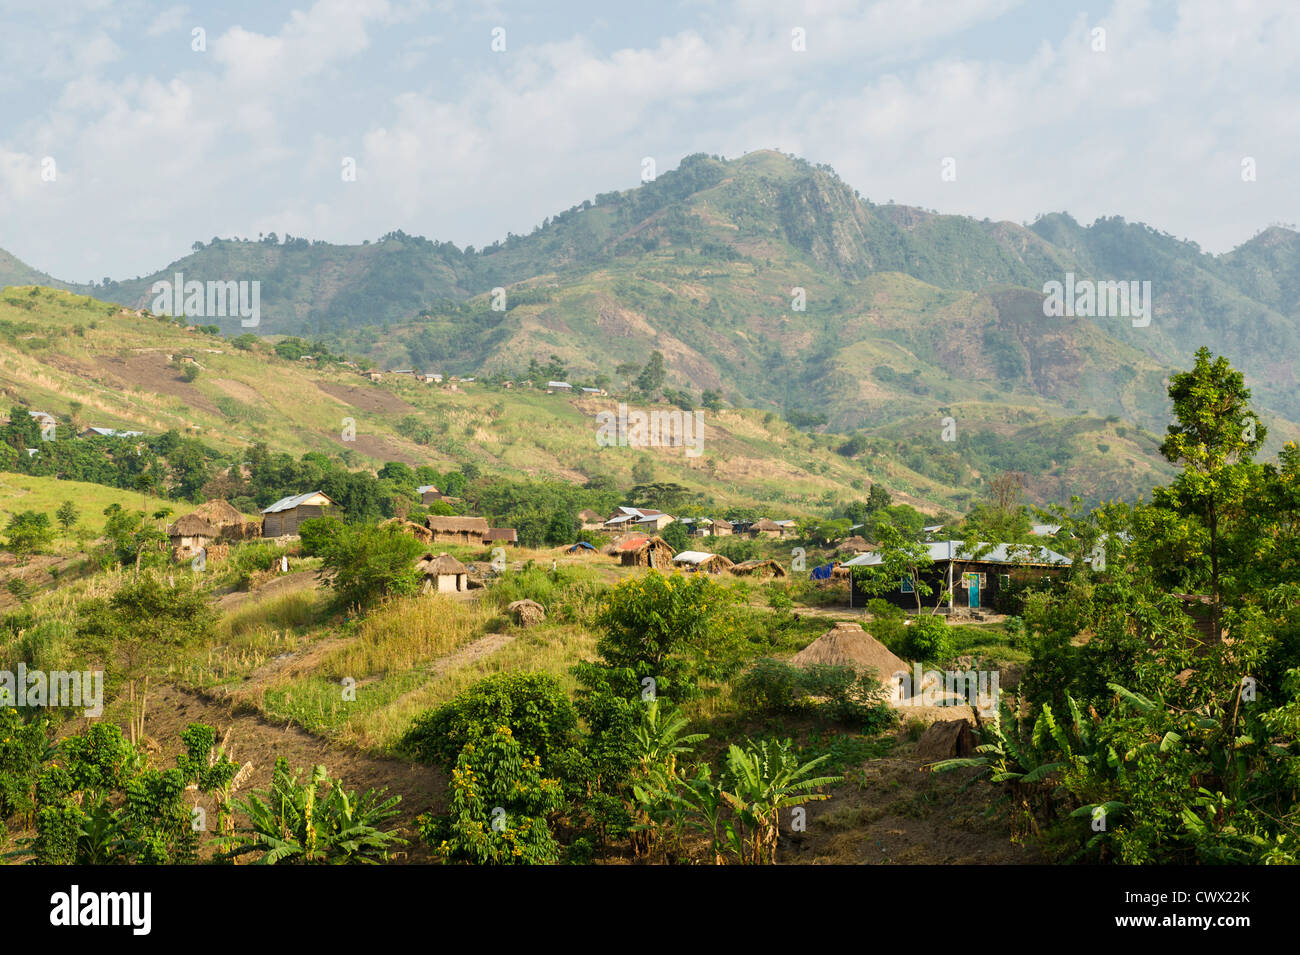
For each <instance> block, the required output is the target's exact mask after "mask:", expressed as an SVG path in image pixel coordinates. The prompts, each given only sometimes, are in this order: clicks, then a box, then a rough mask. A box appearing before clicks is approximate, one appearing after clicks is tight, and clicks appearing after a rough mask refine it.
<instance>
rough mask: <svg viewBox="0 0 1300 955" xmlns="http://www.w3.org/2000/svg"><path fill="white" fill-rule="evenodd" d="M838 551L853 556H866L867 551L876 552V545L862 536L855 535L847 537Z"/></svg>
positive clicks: (840, 544) (841, 542)
mask: <svg viewBox="0 0 1300 955" xmlns="http://www.w3.org/2000/svg"><path fill="white" fill-rule="evenodd" d="M836 549H837V550H840V551H843V552H847V553H851V554H865V553H867V551H872V550H875V549H876V545H875V544H873V543H871V541H869V540H867V539H866V538H865V537H863V536H862V535H861V534H854V535H853V536H852V537H846V538H845V539H844V540H842V541H840V543H839V546H838V548H836Z"/></svg>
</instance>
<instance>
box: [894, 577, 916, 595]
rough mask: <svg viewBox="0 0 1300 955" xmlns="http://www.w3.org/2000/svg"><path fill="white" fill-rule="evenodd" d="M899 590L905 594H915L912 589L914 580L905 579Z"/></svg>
mask: <svg viewBox="0 0 1300 955" xmlns="http://www.w3.org/2000/svg"><path fill="white" fill-rule="evenodd" d="M898 589H899V591H900V592H901V593H905V594H910V593H915V591H914V590H913V589H912V578H911V577H904V578H903V580H902V583H901V584H900V585H899V588H898Z"/></svg>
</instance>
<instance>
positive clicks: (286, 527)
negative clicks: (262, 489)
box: [262, 491, 343, 537]
mask: <svg viewBox="0 0 1300 955" xmlns="http://www.w3.org/2000/svg"><path fill="white" fill-rule="evenodd" d="M342 513H343V508H341V507H339V505H338V504H336V503H335V502H334V501H332V500H331V499H330V498H329V497H328V495H326V494H324V493H322V492H321V491H308V492H307V493H306V494H295V495H293V496H291V497H282V498H280V500H278V501H276V502H275V503H274V504H272V505H271V506H270V507H267V508H264V509H263V510H262V536H263V537H287V536H292V535H295V534H297V533H298V526H299V525H300V524H301V523H302V522H303V521H306V520H310V519H311V518H313V517H338V516H340V515H342Z"/></svg>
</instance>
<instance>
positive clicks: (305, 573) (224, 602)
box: [217, 570, 320, 613]
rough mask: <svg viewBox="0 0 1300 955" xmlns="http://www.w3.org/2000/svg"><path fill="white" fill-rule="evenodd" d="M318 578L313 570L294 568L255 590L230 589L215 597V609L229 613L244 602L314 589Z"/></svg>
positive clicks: (318, 581) (318, 582) (318, 584)
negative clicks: (290, 572)
mask: <svg viewBox="0 0 1300 955" xmlns="http://www.w3.org/2000/svg"><path fill="white" fill-rule="evenodd" d="M319 587H320V579H319V578H318V577H317V575H316V571H314V570H296V571H294V572H293V573H292V574H282V575H281V576H279V577H273V578H272V579H270V580H268V581H267V582H266V583H265V584H262V585H261V586H260V587H258V588H256V589H255V590H232V591H231V592H230V593H228V594H222V595H221V596H220V597H218V598H217V609H218V610H219V611H221V612H222V613H229V612H230V611H232V610H236V609H238V608H240V607H242V606H243V605H244V604H246V603H250V602H251V603H259V602H261V601H263V600H266V599H267V598H268V597H280V596H283V595H284V594H291V593H293V592H294V591H298V590H316V589H318V588H319Z"/></svg>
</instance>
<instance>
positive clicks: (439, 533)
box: [424, 514, 491, 545]
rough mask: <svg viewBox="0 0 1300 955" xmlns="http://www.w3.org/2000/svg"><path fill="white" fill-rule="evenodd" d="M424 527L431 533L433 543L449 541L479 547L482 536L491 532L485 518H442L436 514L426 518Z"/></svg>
mask: <svg viewBox="0 0 1300 955" xmlns="http://www.w3.org/2000/svg"><path fill="white" fill-rule="evenodd" d="M424 526H425V527H427V528H428V529H429V530H430V531H432V532H433V539H434V540H435V541H439V542H442V541H450V542H451V543H454V544H476V545H481V544H482V543H483V537H484V535H486V534H487V532H488V531H489V530H491V528H490V527H489V526H488V522H487V520H486V518H482V517H442V516H441V515H437V514H430V515H429V516H428V517H426V518H425V519H424Z"/></svg>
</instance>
